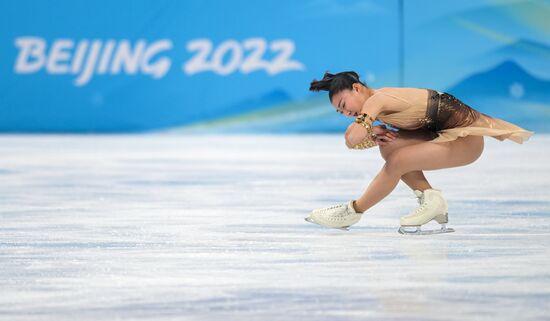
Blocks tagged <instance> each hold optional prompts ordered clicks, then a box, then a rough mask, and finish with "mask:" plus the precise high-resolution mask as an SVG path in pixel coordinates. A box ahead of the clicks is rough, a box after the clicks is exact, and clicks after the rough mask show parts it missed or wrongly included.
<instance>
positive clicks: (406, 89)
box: [374, 87, 430, 94]
mask: <svg viewBox="0 0 550 321" xmlns="http://www.w3.org/2000/svg"><path fill="white" fill-rule="evenodd" d="M374 90H375V91H376V92H381V93H390V94H391V93H397V94H411V93H425V92H427V91H428V90H430V89H429V88H419V87H380V88H375V89H374Z"/></svg>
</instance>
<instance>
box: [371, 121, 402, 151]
mask: <svg viewBox="0 0 550 321" xmlns="http://www.w3.org/2000/svg"><path fill="white" fill-rule="evenodd" d="M372 132H373V133H374V134H376V144H378V145H380V146H384V145H387V144H389V143H391V142H393V141H394V140H396V139H397V137H399V133H398V132H397V131H395V130H390V129H387V128H386V125H377V126H373V127H372Z"/></svg>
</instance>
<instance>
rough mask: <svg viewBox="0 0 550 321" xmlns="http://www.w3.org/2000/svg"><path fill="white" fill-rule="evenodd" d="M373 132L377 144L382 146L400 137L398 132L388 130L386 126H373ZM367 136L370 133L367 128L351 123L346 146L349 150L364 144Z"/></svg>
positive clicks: (347, 130)
mask: <svg viewBox="0 0 550 321" xmlns="http://www.w3.org/2000/svg"><path fill="white" fill-rule="evenodd" d="M372 132H373V133H374V134H375V135H376V139H375V142H376V144H378V145H381V146H383V145H387V144H389V143H391V142H393V141H394V140H395V139H396V138H397V137H399V134H398V133H397V132H396V131H393V130H389V129H387V128H386V125H377V126H373V127H372ZM367 135H368V132H367V129H366V128H365V127H363V126H362V125H360V124H358V123H356V122H353V123H351V124H350V125H349V126H348V128H347V129H346V134H345V137H346V146H348V148H352V147H353V146H354V145H356V144H359V143H360V142H362V141H363V139H365V137H367Z"/></svg>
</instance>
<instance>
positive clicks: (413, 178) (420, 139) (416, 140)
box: [379, 129, 437, 191]
mask: <svg viewBox="0 0 550 321" xmlns="http://www.w3.org/2000/svg"><path fill="white" fill-rule="evenodd" d="M435 136H437V135H436V134H434V133H432V132H429V131H427V130H423V129H418V130H400V131H399V137H398V138H397V139H396V140H394V141H393V142H391V143H389V144H387V145H382V146H380V147H379V148H380V154H381V155H382V158H384V160H387V159H388V157H389V155H390V154H391V153H393V152H394V151H395V150H397V149H400V148H403V147H405V146H410V145H416V144H420V143H424V142H426V141H428V140H431V139H432V138H434V137H435ZM401 180H402V181H403V182H404V183H405V184H407V186H409V187H410V188H411V189H412V190H415V189H416V190H420V191H424V190H426V189H429V188H432V186H431V185H430V183H429V182H428V180H427V179H426V176H424V172H422V171H411V172H409V173H405V174H403V175H402V176H401Z"/></svg>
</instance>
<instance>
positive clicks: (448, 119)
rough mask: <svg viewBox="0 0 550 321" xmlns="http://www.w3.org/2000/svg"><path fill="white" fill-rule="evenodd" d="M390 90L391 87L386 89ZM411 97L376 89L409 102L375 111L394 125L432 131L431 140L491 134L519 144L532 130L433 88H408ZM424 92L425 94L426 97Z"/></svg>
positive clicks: (382, 118)
mask: <svg viewBox="0 0 550 321" xmlns="http://www.w3.org/2000/svg"><path fill="white" fill-rule="evenodd" d="M388 89H390V88H388ZM409 90H411V93H412V95H411V98H409V99H404V98H403V97H401V96H400V95H399V94H397V93H396V92H395V91H393V92H392V91H391V89H390V91H387V90H384V91H382V90H380V89H378V90H375V92H376V94H380V93H381V94H383V95H387V96H391V97H393V98H394V99H397V100H399V101H401V102H404V103H406V104H408V107H407V108H406V109H404V110H402V111H397V112H391V113H386V112H382V113H380V114H378V117H377V119H378V120H380V121H381V122H383V123H386V124H388V125H390V126H392V127H394V128H398V129H405V130H415V129H421V128H424V129H427V130H429V131H430V132H432V133H434V138H433V139H432V140H431V142H448V141H452V140H455V139H457V138H458V137H464V136H467V135H476V136H491V137H493V138H495V139H498V140H500V141H503V140H505V139H509V140H512V141H514V142H516V143H518V144H522V143H523V142H524V141H526V140H527V139H529V137H531V136H532V135H533V134H534V132H532V131H528V130H525V129H523V128H521V127H519V126H517V125H514V124H512V123H509V122H507V121H504V120H502V119H499V118H495V117H491V116H489V115H486V114H484V113H481V112H479V111H477V110H475V109H473V108H472V107H470V106H468V105H466V104H464V103H463V102H462V101H460V100H459V99H457V98H456V97H454V96H453V95H451V94H448V93H444V92H439V91H436V90H432V89H418V88H410V89H409ZM426 91H427V97H426Z"/></svg>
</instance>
